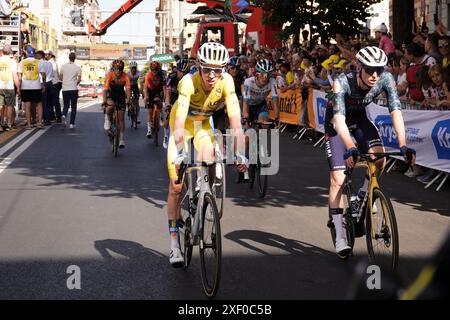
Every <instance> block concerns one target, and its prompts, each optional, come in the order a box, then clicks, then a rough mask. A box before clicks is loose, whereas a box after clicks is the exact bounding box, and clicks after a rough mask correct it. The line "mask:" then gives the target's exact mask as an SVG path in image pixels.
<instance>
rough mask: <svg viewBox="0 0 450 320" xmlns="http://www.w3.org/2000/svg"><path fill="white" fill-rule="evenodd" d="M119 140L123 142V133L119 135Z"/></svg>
mask: <svg viewBox="0 0 450 320" xmlns="http://www.w3.org/2000/svg"><path fill="white" fill-rule="evenodd" d="M119 140H123V132H121V133H120V134H119Z"/></svg>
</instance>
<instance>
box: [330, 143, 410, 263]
mask: <svg viewBox="0 0 450 320" xmlns="http://www.w3.org/2000/svg"><path fill="white" fill-rule="evenodd" d="M390 156H402V154H401V153H400V152H389V153H387V152H382V153H366V154H361V155H359V161H358V163H357V165H356V166H355V168H356V167H363V168H365V169H366V170H367V173H368V174H369V189H368V192H366V195H365V197H364V199H363V200H362V202H361V205H360V206H359V211H358V213H352V210H351V202H352V196H353V194H354V192H353V186H352V173H353V170H352V169H349V168H348V169H347V170H346V171H345V182H344V186H343V192H342V196H343V197H344V216H343V227H344V231H345V235H346V238H347V243H348V245H349V246H350V247H351V248H352V250H353V246H354V244H355V238H357V237H361V236H364V234H365V235H366V245H367V251H368V254H369V260H370V262H371V263H372V264H376V265H378V266H380V267H383V268H389V269H390V270H391V271H395V270H396V269H397V266H398V259H399V238H398V228H397V220H396V218H395V212H394V208H393V206H392V203H391V200H390V199H389V197H388V196H387V195H386V194H385V193H384V192H383V190H382V189H381V187H380V184H379V181H378V177H377V166H376V164H375V162H376V161H378V160H381V159H384V158H386V157H390ZM369 203H370V205H367V204H369ZM328 227H329V228H330V232H331V237H332V240H333V244H334V245H335V244H336V230H335V228H334V223H333V220H332V218H331V217H330V219H329V220H328ZM342 258H343V259H347V258H348V256H345V257H342Z"/></svg>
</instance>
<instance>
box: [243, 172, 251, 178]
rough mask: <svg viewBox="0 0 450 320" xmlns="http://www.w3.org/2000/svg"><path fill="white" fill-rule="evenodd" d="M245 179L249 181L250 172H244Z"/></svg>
mask: <svg viewBox="0 0 450 320" xmlns="http://www.w3.org/2000/svg"><path fill="white" fill-rule="evenodd" d="M244 179H245V180H249V179H250V176H249V175H248V170H247V171H245V172H244Z"/></svg>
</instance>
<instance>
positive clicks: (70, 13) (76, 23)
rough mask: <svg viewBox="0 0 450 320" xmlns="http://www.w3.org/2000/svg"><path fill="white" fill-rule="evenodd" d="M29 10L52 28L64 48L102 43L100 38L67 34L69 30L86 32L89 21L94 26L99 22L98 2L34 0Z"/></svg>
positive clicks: (89, 0) (84, 0)
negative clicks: (79, 44) (75, 29)
mask: <svg viewBox="0 0 450 320" xmlns="http://www.w3.org/2000/svg"><path fill="white" fill-rule="evenodd" d="M29 10H30V11H31V12H32V13H33V14H35V15H37V16H39V17H40V18H41V19H42V20H44V21H45V23H46V24H47V25H50V26H52V28H53V29H54V30H55V31H56V38H57V39H58V42H59V46H60V47H62V48H64V47H65V46H67V45H74V44H77V43H97V42H100V37H92V36H87V35H67V34H66V31H67V30H68V28H72V29H73V28H79V29H80V30H84V31H85V32H86V31H87V20H88V19H89V20H91V21H93V23H94V24H97V23H98V22H99V20H100V19H99V16H100V8H99V4H98V1H97V0H62V1H51V0H33V1H30V3H29ZM80 33H81V31H80Z"/></svg>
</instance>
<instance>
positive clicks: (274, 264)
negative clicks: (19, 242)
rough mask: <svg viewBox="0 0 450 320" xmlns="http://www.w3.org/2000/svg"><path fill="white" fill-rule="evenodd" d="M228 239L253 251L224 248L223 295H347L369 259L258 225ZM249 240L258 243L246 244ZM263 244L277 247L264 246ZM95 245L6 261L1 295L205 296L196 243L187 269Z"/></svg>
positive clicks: (156, 256)
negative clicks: (344, 255) (74, 253)
mask: <svg viewBox="0 0 450 320" xmlns="http://www.w3.org/2000/svg"><path fill="white" fill-rule="evenodd" d="M225 238H226V239H229V240H231V241H235V242H236V243H240V244H242V245H244V246H245V247H246V248H248V249H249V254H245V255H242V254H240V255H233V254H229V253H227V252H226V251H225V252H224V253H223V258H222V273H221V274H222V276H221V282H220V287H219V292H218V294H217V296H216V299H217V300H237V299H241V300H253V299H261V300H280V299H285V300H299V299H346V298H348V293H349V290H350V289H351V285H352V281H353V279H354V277H355V269H356V266H357V265H358V263H359V262H360V261H361V260H363V258H362V257H354V258H353V259H350V260H348V261H341V260H339V259H337V257H336V256H335V255H334V254H333V253H332V252H328V251H326V250H323V249H321V248H318V247H316V246H313V245H310V244H308V243H304V242H299V241H295V240H292V239H287V238H283V237H280V236H277V235H274V234H270V233H264V232H259V231H251V230H241V231H236V232H232V233H229V234H227V235H225ZM248 241H252V243H253V244H251V245H248V244H247V245H246V244H245V243H248ZM261 244H263V245H267V246H271V247H272V248H273V249H276V250H279V254H278V253H276V254H273V253H269V252H267V251H265V250H260V249H258V246H259V245H261ZM93 246H94V247H95V249H96V250H97V252H98V256H95V255H94V256H91V257H72V258H70V257H66V258H31V257H30V258H21V259H9V260H3V261H0V275H1V276H0V287H1V288H2V290H0V299H3V300H16V299H27V300H43V299H44V300H46V299H55V300H80V299H83V300H118V299H120V300H128V299H136V300H183V301H184V300H207V298H206V297H205V296H204V294H203V291H202V285H201V277H200V268H199V259H198V254H197V250H194V257H193V260H192V264H191V266H190V268H189V269H188V270H183V269H174V268H172V267H171V266H170V265H169V262H168V257H167V256H165V255H164V254H162V253H160V252H158V251H157V250H154V249H151V248H147V247H145V246H143V245H142V244H140V243H137V242H133V241H128V240H120V239H103V240H97V241H95V243H93ZM426 259H427V258H423V257H420V258H414V259H412V258H405V259H403V261H402V263H403V264H404V265H407V266H412V265H414V266H417V269H414V270H412V269H411V268H409V269H408V270H406V271H407V273H410V274H411V275H410V278H411V280H412V279H413V277H415V276H417V274H418V272H419V270H420V267H422V266H423V265H424V263H425V261H426ZM70 266H77V267H79V270H80V286H81V289H80V290H76V289H75V290H70V289H68V287H67V283H68V281H69V282H71V281H72V280H73V278H71V277H72V276H73V275H74V273H73V272H68V268H69V267H70ZM400 271H401V272H402V276H403V277H404V273H405V272H403V270H400ZM409 282H410V281H408V282H405V283H409Z"/></svg>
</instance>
